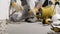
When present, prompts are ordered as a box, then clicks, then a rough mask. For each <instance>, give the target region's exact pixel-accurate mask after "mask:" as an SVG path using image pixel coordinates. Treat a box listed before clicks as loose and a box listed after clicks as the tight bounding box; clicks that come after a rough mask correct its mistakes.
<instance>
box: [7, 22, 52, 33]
mask: <svg viewBox="0 0 60 34" xmlns="http://www.w3.org/2000/svg"><path fill="white" fill-rule="evenodd" d="M50 31H51V30H50V26H43V25H42V24H40V23H22V22H21V24H8V26H7V32H8V34H47V32H50Z"/></svg>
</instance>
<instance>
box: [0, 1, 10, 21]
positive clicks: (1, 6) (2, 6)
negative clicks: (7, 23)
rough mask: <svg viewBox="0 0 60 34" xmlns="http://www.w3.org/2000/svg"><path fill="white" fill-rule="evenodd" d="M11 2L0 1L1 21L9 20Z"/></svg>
mask: <svg viewBox="0 0 60 34" xmlns="http://www.w3.org/2000/svg"><path fill="white" fill-rule="evenodd" d="M9 4H10V0H0V20H3V19H8V18H9V17H8V15H9V14H8V13H9Z"/></svg>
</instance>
